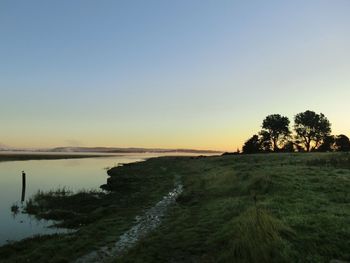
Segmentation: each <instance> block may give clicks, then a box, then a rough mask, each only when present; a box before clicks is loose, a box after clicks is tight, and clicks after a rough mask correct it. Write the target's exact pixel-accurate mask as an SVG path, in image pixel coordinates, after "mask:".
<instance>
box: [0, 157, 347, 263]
mask: <svg viewBox="0 0 350 263" xmlns="http://www.w3.org/2000/svg"><path fill="white" fill-rule="evenodd" d="M108 175H109V177H108V179H107V186H108V187H106V188H108V189H109V190H110V192H108V193H109V194H105V195H101V196H100V197H99V196H96V193H91V194H89V193H80V194H74V195H72V196H62V195H61V196H60V195H57V196H49V195H47V196H45V195H44V196H43V198H44V199H43V201H44V202H43V203H42V204H43V205H44V206H45V205H46V207H43V208H40V209H39V211H42V212H45V211H49V212H56V213H52V214H51V216H57V217H58V218H60V219H62V220H65V222H66V223H67V224H71V225H75V226H78V231H77V232H76V233H75V234H72V235H56V236H43V237H36V238H31V239H28V240H23V241H20V242H17V243H14V244H12V245H8V246H3V247H0V258H3V259H4V262H6V263H10V262H14V261H13V260H14V259H15V260H19V261H23V262H25V261H28V260H29V262H32V261H31V260H36V262H37V261H40V260H41V261H45V260H47V259H50V258H51V259H52V262H55V263H56V262H57V263H58V262H74V260H76V259H79V258H81V257H84V255H89V253H90V252H93V251H96V248H106V249H103V250H102V252H104V251H107V252H108V251H110V250H112V251H113V248H115V246H116V244H117V245H118V244H119V243H116V240H122V238H121V237H123V234H124V233H127V235H128V233H134V232H133V231H134V229H135V228H136V227H137V223H138V221H137V220H135V218H137V217H136V216H138V215H140V214H141V215H142V214H143V212H144V211H146V213H145V214H146V217H145V218H146V219H148V217H147V215H148V214H147V211H153V210H148V209H150V208H151V209H152V207H153V206H154V204H155V203H157V202H159V200H161V198H163V197H164V196H165V195H166V194H167V193H169V192H171V190H172V189H173V187H174V182H175V181H176V180H177V178H180V180H181V184H182V185H183V191H182V192H181V194H180V195H179V196H178V197H176V203H174V205H173V207H172V208H171V209H170V210H169V213H167V214H166V215H164V217H162V223H161V224H160V226H159V227H157V228H155V229H153V228H152V231H150V232H147V235H146V236H144V237H142V239H141V240H140V242H136V243H133V246H131V247H130V248H129V249H127V250H126V251H123V253H122V254H121V255H115V256H116V257H117V258H118V259H117V260H118V262H123V263H124V262H137V260H138V259H139V258H143V259H144V262H145V263H152V262H154V261H155V259H157V260H158V261H160V262H169V260H170V259H174V260H177V261H176V262H193V261H195V260H197V259H203V261H205V262H217V261H215V260H217V259H220V261H221V262H242V261H244V259H252V260H248V261H247V260H246V261H247V262H296V261H297V260H298V259H299V260H300V259H301V260H306V259H309V261H313V262H330V261H332V260H343V261H344V260H345V261H349V260H350V254H349V252H348V247H349V246H350V239H349V238H348V237H349V235H350V227H349V225H350V224H349V222H350V221H349V218H350V207H349V204H350V195H348V189H349V187H350V159H349V155H348V154H342V153H328V154H318V153H310V154H257V155H229V156H212V157H206V158H193V157H158V158H151V159H148V160H146V161H143V162H136V163H131V164H128V165H123V166H119V167H115V168H112V169H110V170H109V171H108ZM335 189H336V191H335ZM82 200H84V202H82ZM39 201H40V199H39ZM338 211H341V213H339V212H338ZM44 214H45V213H44ZM45 215H47V214H45ZM71 215H73V216H71ZM152 215H153V214H152ZM150 218H152V217H150ZM141 219H142V218H141ZM145 222H148V221H145ZM135 225H136V227H135V228H133V227H134V226H135ZM128 230H130V231H131V232H128ZM117 242H118V241H117ZM330 242H331V243H330ZM261 244H264V245H263V246H262V245H261ZM314 244H317V247H315V246H314ZM330 244H332V249H325V248H329V245H330ZM32 251H35V253H34V254H33V253H32ZM15 253H16V256H14V255H15ZM112 254H113V253H112ZM112 256H113V255H112ZM184 259H187V260H188V261H184ZM261 259H263V260H261ZM114 260H116V258H114ZM246 261H244V262H246ZM306 261H307V260H306ZM50 262H51V261H50Z"/></svg>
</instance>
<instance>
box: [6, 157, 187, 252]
mask: <svg viewBox="0 0 350 263" xmlns="http://www.w3.org/2000/svg"><path fill="white" fill-rule="evenodd" d="M160 155H164V154H127V155H113V156H108V157H96V158H80V159H59V160H28V161H6V162H0V246H2V245H4V244H6V243H8V242H13V241H18V240H21V239H24V238H27V237H31V236H34V235H37V234H52V233H58V232H68V230H65V229H58V228H52V227H49V226H50V225H52V223H53V222H52V221H47V220H37V219H36V218H35V217H33V216H30V215H27V214H23V213H21V212H19V213H14V212H13V211H11V207H12V206H14V205H15V206H18V207H19V208H20V209H19V210H21V209H22V207H23V205H24V204H25V201H26V200H28V198H30V197H31V196H32V195H33V194H35V193H37V192H38V191H39V190H40V191H48V190H53V189H57V188H62V187H65V188H67V189H69V190H72V191H79V190H82V189H99V186H100V185H102V184H104V183H106V180H107V173H106V169H108V168H111V167H113V166H117V165H120V164H123V163H131V162H137V161H141V160H144V159H146V158H150V157H156V156H160ZM182 155H186V154H182ZM22 171H25V173H26V192H25V200H24V202H23V203H22V202H21V195H22V175H21V172H22Z"/></svg>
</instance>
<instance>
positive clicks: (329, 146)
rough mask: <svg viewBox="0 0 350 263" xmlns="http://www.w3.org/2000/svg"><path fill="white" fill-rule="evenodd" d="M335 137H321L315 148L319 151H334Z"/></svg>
mask: <svg viewBox="0 0 350 263" xmlns="http://www.w3.org/2000/svg"><path fill="white" fill-rule="evenodd" d="M334 143H335V137H334V136H333V135H329V136H326V137H325V138H324V139H323V142H322V144H321V145H320V146H319V147H318V148H317V151H319V152H331V151H334Z"/></svg>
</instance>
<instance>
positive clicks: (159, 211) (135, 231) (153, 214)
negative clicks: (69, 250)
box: [75, 179, 183, 263]
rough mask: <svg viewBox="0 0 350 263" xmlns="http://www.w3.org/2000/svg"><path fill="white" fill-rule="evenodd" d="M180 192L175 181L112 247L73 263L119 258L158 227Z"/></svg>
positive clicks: (178, 184)
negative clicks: (172, 187)
mask: <svg viewBox="0 0 350 263" xmlns="http://www.w3.org/2000/svg"><path fill="white" fill-rule="evenodd" d="M182 191H183V186H182V184H181V183H180V182H179V180H178V179H177V180H176V182H175V187H174V189H173V190H172V191H170V192H169V193H168V194H167V195H165V196H164V197H163V199H162V200H161V201H159V202H158V203H157V204H156V205H155V206H153V207H152V208H150V209H148V210H146V212H145V213H144V214H143V215H142V216H137V217H136V225H134V226H133V227H132V228H130V229H129V230H128V231H126V232H125V233H124V234H122V235H121V236H120V237H119V240H118V241H117V242H116V243H115V244H114V245H113V246H112V247H101V248H100V249H99V250H95V251H92V252H90V253H88V254H86V255H84V256H82V257H81V258H79V259H78V260H76V261H75V263H89V262H104V261H106V260H108V259H110V258H114V257H118V256H120V255H121V254H122V253H124V252H125V251H127V250H128V249H130V248H131V247H133V246H134V245H135V244H136V243H137V242H138V241H139V240H140V239H141V238H143V237H145V236H146V235H147V234H149V233H150V232H151V231H153V230H154V229H155V228H157V227H158V225H159V224H160V223H161V220H162V217H163V216H164V215H165V213H166V211H167V209H168V207H169V206H170V205H171V204H173V203H175V202H176V198H177V197H178V196H179V195H180V194H181V193H182Z"/></svg>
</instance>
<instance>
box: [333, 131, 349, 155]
mask: <svg viewBox="0 0 350 263" xmlns="http://www.w3.org/2000/svg"><path fill="white" fill-rule="evenodd" d="M335 148H336V150H337V151H340V152H348V151H350V140H349V138H348V137H347V136H346V135H344V134H340V135H338V136H336V138H335Z"/></svg>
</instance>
